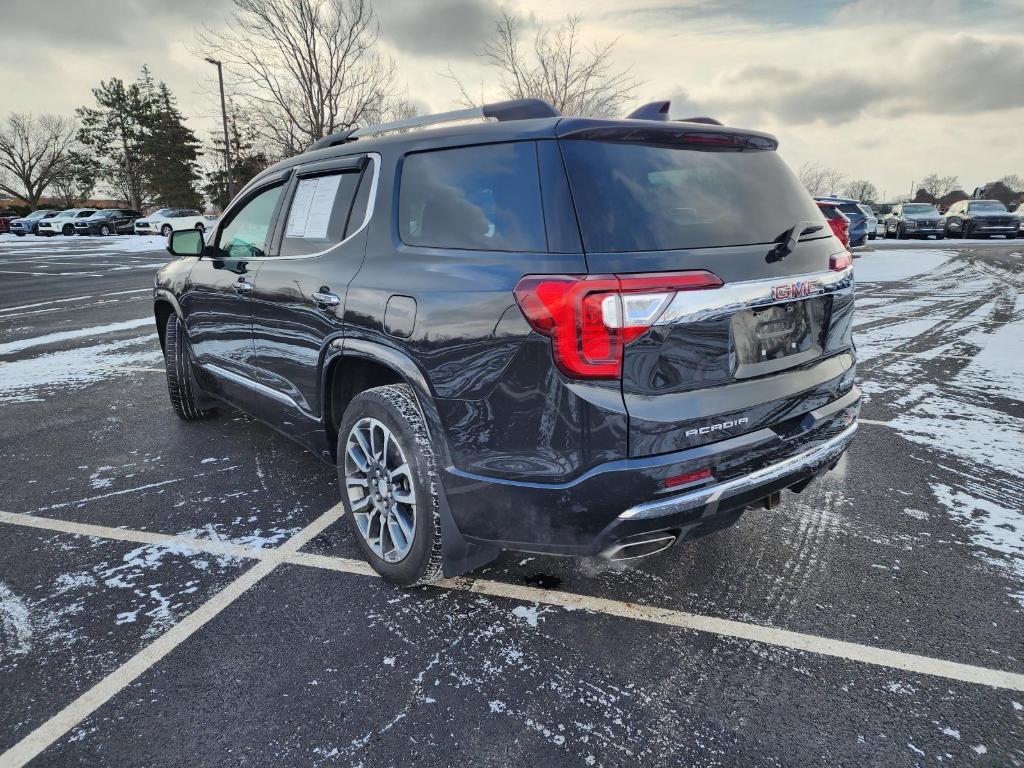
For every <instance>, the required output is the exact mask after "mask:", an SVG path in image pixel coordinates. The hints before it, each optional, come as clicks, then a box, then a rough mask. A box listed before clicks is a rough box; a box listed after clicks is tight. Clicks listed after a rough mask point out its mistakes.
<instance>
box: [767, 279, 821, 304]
mask: <svg viewBox="0 0 1024 768" xmlns="http://www.w3.org/2000/svg"><path fill="white" fill-rule="evenodd" d="M817 293H821V280H798V281H797V282H795V283H786V284H785V285H776V286H773V287H772V299H773V300H775V301H782V300H783V299H802V298H804V297H805V296H813V295H814V294H817Z"/></svg>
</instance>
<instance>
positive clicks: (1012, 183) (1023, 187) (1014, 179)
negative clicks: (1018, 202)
mask: <svg viewBox="0 0 1024 768" xmlns="http://www.w3.org/2000/svg"><path fill="white" fill-rule="evenodd" d="M1000 181H1001V182H1003V184H1005V185H1006V186H1007V187H1009V188H1010V189H1012V190H1013V191H1014V192H1024V176H1020V175H1019V174H1016V173H1010V174H1007V175H1006V176H1003V178H1001V179H1000Z"/></svg>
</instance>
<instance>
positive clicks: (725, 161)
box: [560, 139, 828, 253]
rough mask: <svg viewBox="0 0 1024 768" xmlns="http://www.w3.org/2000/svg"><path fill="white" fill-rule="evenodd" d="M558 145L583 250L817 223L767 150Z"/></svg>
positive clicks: (704, 239)
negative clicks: (581, 238) (581, 236)
mask: <svg viewBox="0 0 1024 768" xmlns="http://www.w3.org/2000/svg"><path fill="white" fill-rule="evenodd" d="M560 143H561V146H562V152H563V156H564V157H565V162H566V168H567V170H568V173H569V182H570V186H571V187H572V193H573V200H574V202H575V204H576V212H577V216H578V217H579V221H580V229H581V231H582V233H583V240H584V244H585V246H586V248H587V250H589V251H593V252H605V253H613V252H624V251H658V250H673V249H681V248H709V247H718V246H732V245H748V244H755V243H771V242H775V241H776V240H778V238H779V237H780V236H781V235H782V234H783V233H786V232H788V231H789V230H791V229H792V228H793V227H794V226H796V225H797V224H798V223H800V222H805V221H806V222H819V221H821V217H822V214H821V213H820V212H819V211H818V207H817V205H816V203H815V202H814V201H813V200H812V199H811V197H810V196H809V195H808V194H807V191H806V190H805V189H804V187H803V186H802V185H801V184H800V182H799V181H798V180H797V178H796V176H795V175H794V174H793V172H792V171H790V169H789V168H788V167H787V166H786V164H785V163H784V162H783V161H782V159H781V158H780V157H779V156H778V155H777V154H776V153H775V152H774V151H770V150H750V149H748V150H737V149H720V148H697V147H696V146H694V145H648V144H638V143H627V142H610V141H595V140H578V139H570V140H563V141H562V142H560ZM827 234H828V233H827V232H825V233H823V234H822V236H825V235H827Z"/></svg>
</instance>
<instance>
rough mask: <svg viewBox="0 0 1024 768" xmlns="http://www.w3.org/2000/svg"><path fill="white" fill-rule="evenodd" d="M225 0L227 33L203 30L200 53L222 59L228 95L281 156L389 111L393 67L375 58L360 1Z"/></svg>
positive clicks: (369, 14) (373, 22) (372, 21)
mask: <svg viewBox="0 0 1024 768" xmlns="http://www.w3.org/2000/svg"><path fill="white" fill-rule="evenodd" d="M232 2H233V3H234V10H233V11H232V13H231V14H230V17H229V20H228V29H227V30H226V31H214V30H211V29H209V28H204V29H203V31H201V32H200V34H199V48H200V51H199V52H200V53H202V54H203V55H207V56H209V55H213V56H216V57H217V58H218V59H220V60H221V61H222V62H223V65H224V70H225V77H226V79H227V81H228V85H229V88H230V90H231V91H232V95H233V96H234V97H235V98H236V99H238V100H239V101H240V102H241V103H242V104H243V106H245V107H247V108H249V109H250V110H251V111H252V112H253V114H257V115H259V116H260V117H261V122H262V126H261V129H262V131H263V133H264V136H265V139H266V141H267V143H268V144H270V145H271V146H272V147H273V148H274V149H275V150H276V151H277V152H279V153H280V154H281V155H283V156H287V155H293V154H296V153H298V152H301V151H303V150H304V149H305V148H306V147H307V146H308V145H309V144H311V143H312V142H314V141H316V140H317V139H319V138H321V137H323V136H326V135H328V134H330V133H334V132H336V131H340V130H344V129H346V128H350V127H353V126H359V125H366V124H369V123H373V122H378V121H380V120H382V119H387V118H388V117H390V116H391V115H392V114H393V111H392V110H393V108H394V106H395V104H396V101H400V100H396V99H395V96H394V92H395V90H396V88H395V71H396V70H395V63H394V62H393V61H392V60H391V59H387V58H383V57H381V56H380V54H378V53H377V41H378V38H379V36H380V26H379V24H378V23H377V18H376V15H375V14H374V12H373V9H372V7H371V6H370V4H369V2H368V1H367V0H232Z"/></svg>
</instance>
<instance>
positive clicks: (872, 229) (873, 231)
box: [857, 203, 878, 240]
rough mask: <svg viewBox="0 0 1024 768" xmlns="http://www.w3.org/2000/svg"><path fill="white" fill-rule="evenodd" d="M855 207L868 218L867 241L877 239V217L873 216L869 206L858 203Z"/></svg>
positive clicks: (873, 213)
mask: <svg viewBox="0 0 1024 768" xmlns="http://www.w3.org/2000/svg"><path fill="white" fill-rule="evenodd" d="M857 207H858V208H860V209H861V210H862V211H864V215H865V216H867V217H868V225H867V230H868V240H874V239H875V238H876V237H878V217H877V216H875V212H874V210H873V209H872V208H871V206H870V205H866V204H865V203H858V204H857Z"/></svg>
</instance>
